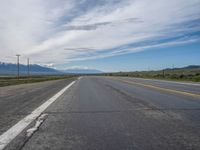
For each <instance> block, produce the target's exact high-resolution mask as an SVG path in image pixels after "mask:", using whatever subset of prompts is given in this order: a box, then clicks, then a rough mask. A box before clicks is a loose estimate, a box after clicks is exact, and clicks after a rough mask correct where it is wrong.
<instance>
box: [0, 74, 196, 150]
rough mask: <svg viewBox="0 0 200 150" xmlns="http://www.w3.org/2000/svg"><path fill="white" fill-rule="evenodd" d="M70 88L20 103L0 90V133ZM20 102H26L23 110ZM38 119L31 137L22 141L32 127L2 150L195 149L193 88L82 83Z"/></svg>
mask: <svg viewBox="0 0 200 150" xmlns="http://www.w3.org/2000/svg"><path fill="white" fill-rule="evenodd" d="M70 82H71V81H69V80H67V81H65V82H58V81H57V82H55V83H48V84H49V85H48V84H47V85H46V84H45V86H44V85H43V86H39V87H38V88H39V90H34V89H35V88H33V90H34V91H35V93H34V92H33V93H34V94H33V93H23V94H21V98H17V97H16V95H17V94H19V92H16V93H15V92H13V91H10V92H9V90H8V89H7V90H4V95H5V96H6V94H8V93H10V96H9V97H8V98H6V97H5V96H2V93H1V97H3V100H2V98H1V100H0V103H1V105H0V107H1V109H0V111H1V116H0V119H1V122H0V127H1V132H2V133H3V132H4V131H5V130H8V129H9V128H10V127H11V126H13V125H14V124H15V122H17V121H19V120H20V119H21V118H22V117H16V116H18V115H19V116H20V115H27V114H28V113H30V112H31V111H32V110H34V109H35V108H36V107H38V106H39V105H41V104H42V103H43V102H44V101H45V100H47V99H48V98H47V96H48V97H50V96H52V95H53V94H55V93H56V91H58V89H61V88H62V87H64V85H65V86H66V85H67V84H69V83H70ZM34 86H37V85H34ZM17 87H18V86H17ZM17 87H16V91H17V89H18V88H17ZM28 87H29V86H28ZM52 88H55V89H57V90H53V89H52ZM36 89H37V88H36ZM2 90H3V89H1V91H2ZM19 90H20V88H19ZM25 91H26V90H25ZM30 92H32V91H30ZM45 93H48V94H45ZM38 97H39V99H37V98H38ZM7 99H8V100H7ZM21 99H23V100H24V101H31V102H30V103H28V102H27V103H28V104H27V105H26V104H24V102H21V101H22V100H21ZM5 101H9V103H6V102H5ZM7 105H8V106H7ZM10 105H11V106H10ZM10 107H11V108H10ZM10 112H12V113H10ZM15 113H16V114H15ZM43 114H46V117H45V119H44V120H43V122H42V123H41V124H40V126H39V127H38V130H37V131H36V132H34V133H33V134H32V135H31V136H29V137H27V133H26V131H27V130H28V129H29V128H31V127H33V126H34V124H35V123H34V122H33V123H31V124H30V125H29V126H28V127H27V128H26V129H25V130H24V131H23V132H22V133H20V134H19V135H18V136H17V137H16V138H15V139H14V140H13V141H12V142H11V143H9V144H8V145H7V147H6V149H8V150H10V149H20V150H44V149H52V150H67V149H70V150H82V149H83V150H84V149H85V150H87V149H89V150H90V149H91V150H94V149H97V150H104V149H108V150H111V149H113V150H117V149H119V150H122V149H125V150H132V149H133V150H151V149H152V150H199V149H200V85H199V84H190V83H189V84H187V83H176V82H166V81H159V80H144V79H135V78H122V77H82V78H80V79H78V80H76V82H75V83H74V84H73V85H72V86H71V87H70V88H69V89H68V90H66V91H65V92H64V93H63V94H62V95H61V96H60V97H59V98H58V99H57V100H56V101H55V102H54V103H53V104H51V105H50V106H49V107H48V108H47V109H46V110H45V111H44V112H43ZM4 116H6V117H4ZM15 117H16V118H15ZM6 120H7V121H6Z"/></svg>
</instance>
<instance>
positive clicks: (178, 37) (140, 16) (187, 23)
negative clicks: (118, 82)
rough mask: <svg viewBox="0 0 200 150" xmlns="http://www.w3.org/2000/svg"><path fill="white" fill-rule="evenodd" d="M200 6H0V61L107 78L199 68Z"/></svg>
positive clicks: (36, 2) (80, 1)
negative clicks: (109, 75) (115, 73)
mask: <svg viewBox="0 0 200 150" xmlns="http://www.w3.org/2000/svg"><path fill="white" fill-rule="evenodd" d="M199 8H200V0H154V1H152V0H48V1H47V0H46V1H44V0H18V1H16V0H0V61H1V62H11V63H15V62H16V56H15V55H16V54H20V55H21V56H20V62H21V63H26V59H27V58H30V62H31V63H34V64H40V65H43V66H48V67H53V68H56V69H61V70H64V69H69V68H83V69H87V68H90V69H91V68H93V69H99V70H102V71H106V72H111V71H135V70H157V69H162V68H167V67H172V66H175V67H182V66H186V65H200V9H199Z"/></svg>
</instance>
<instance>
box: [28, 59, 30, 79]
mask: <svg viewBox="0 0 200 150" xmlns="http://www.w3.org/2000/svg"><path fill="white" fill-rule="evenodd" d="M27 75H28V78H29V76H30V65H29V58H27Z"/></svg>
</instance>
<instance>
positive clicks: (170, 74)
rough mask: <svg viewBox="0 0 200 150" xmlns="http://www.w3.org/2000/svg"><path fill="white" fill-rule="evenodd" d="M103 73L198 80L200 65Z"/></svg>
mask: <svg viewBox="0 0 200 150" xmlns="http://www.w3.org/2000/svg"><path fill="white" fill-rule="evenodd" d="M104 75H107V76H128V77H138V78H152V79H166V80H180V81H194V82H200V66H199V65H190V66H186V67H182V68H173V69H172V68H166V69H164V70H156V71H154V70H152V71H132V72H117V73H106V74H104Z"/></svg>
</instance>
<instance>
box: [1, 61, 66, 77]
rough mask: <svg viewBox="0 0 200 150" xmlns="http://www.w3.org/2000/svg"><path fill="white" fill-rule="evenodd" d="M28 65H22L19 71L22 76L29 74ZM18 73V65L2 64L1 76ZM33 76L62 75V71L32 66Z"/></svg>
mask: <svg viewBox="0 0 200 150" xmlns="http://www.w3.org/2000/svg"><path fill="white" fill-rule="evenodd" d="M27 69H28V68H27V65H23V64H20V66H19V70H20V74H27ZM16 73H17V65H16V64H12V63H3V62H0V74H1V75H13V74H16ZM30 73H31V74H62V72H61V71H58V70H55V69H52V68H47V67H43V66H40V65H36V64H33V65H30Z"/></svg>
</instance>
